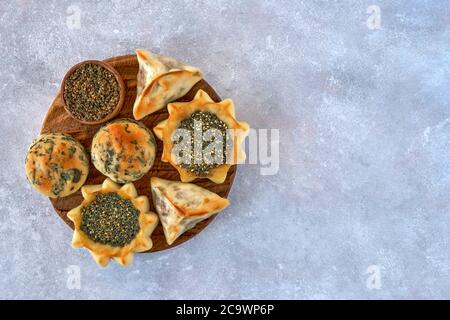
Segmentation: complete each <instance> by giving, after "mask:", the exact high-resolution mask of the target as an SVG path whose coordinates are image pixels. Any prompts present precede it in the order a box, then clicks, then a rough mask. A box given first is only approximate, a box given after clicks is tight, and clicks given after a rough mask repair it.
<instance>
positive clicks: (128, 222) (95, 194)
mask: <svg viewBox="0 0 450 320" xmlns="http://www.w3.org/2000/svg"><path fill="white" fill-rule="evenodd" d="M81 192H82V194H83V198H84V200H83V202H82V203H81V205H79V206H78V207H76V208H74V209H72V210H70V211H69V212H68V213H67V217H68V218H69V219H70V220H71V221H72V222H73V223H74V227H75V230H74V234H73V238H72V246H73V247H74V248H81V247H85V248H86V249H87V250H88V251H89V252H90V253H91V254H92V256H93V258H94V260H95V261H96V262H97V264H98V265H100V266H102V267H104V266H106V265H107V264H108V262H109V260H110V259H114V260H116V261H117V262H118V263H119V264H121V265H128V264H130V263H131V261H132V260H133V253H134V252H143V251H147V250H150V249H151V248H152V246H153V243H152V240H151V239H150V236H151V234H152V232H153V230H154V229H155V227H156V225H157V224H158V216H157V215H156V214H155V213H153V212H150V211H149V202H148V198H147V197H146V196H138V195H137V191H136V188H135V187H134V185H133V183H128V184H125V185H124V186H122V187H120V186H119V185H117V184H115V183H114V182H112V181H111V180H110V179H106V180H105V181H104V182H103V184H101V185H89V186H84V187H83V188H81Z"/></svg>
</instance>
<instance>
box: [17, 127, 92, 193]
mask: <svg viewBox="0 0 450 320" xmlns="http://www.w3.org/2000/svg"><path fill="white" fill-rule="evenodd" d="M25 172H26V175H27V179H28V181H29V182H30V183H31V185H32V186H33V187H34V188H35V189H36V190H37V191H39V192H40V193H42V194H44V195H46V196H48V197H50V198H60V197H65V196H68V195H70V194H72V193H74V192H76V191H77V190H78V189H79V188H80V187H81V186H82V185H83V184H84V182H85V181H86V178H87V176H88V173H89V157H88V155H87V153H86V151H85V149H84V147H83V146H82V145H81V144H80V143H79V142H78V141H77V140H75V139H74V138H73V137H72V136H70V135H68V134H63V133H50V134H42V135H40V136H39V137H37V138H36V139H35V140H34V141H33V143H32V144H31V146H30V147H29V148H28V153H27V156H26V159H25Z"/></svg>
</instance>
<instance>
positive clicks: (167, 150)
mask: <svg viewBox="0 0 450 320" xmlns="http://www.w3.org/2000/svg"><path fill="white" fill-rule="evenodd" d="M167 110H168V111H169V118H168V119H166V120H163V121H162V122H160V123H159V124H158V125H157V126H156V127H155V128H154V129H153V132H154V133H155V134H156V136H157V137H158V138H160V139H162V140H163V145H164V149H163V153H162V161H164V162H169V163H170V164H171V165H172V166H174V167H175V168H176V169H177V170H178V172H179V174H180V179H181V181H183V182H190V181H193V180H195V179H196V178H200V177H199V176H198V175H196V174H195V172H191V171H189V170H188V169H186V168H184V167H182V166H180V165H178V164H177V162H176V159H175V157H172V148H173V142H172V135H173V133H174V132H175V130H176V129H177V128H178V127H179V125H180V123H181V121H183V120H184V119H186V118H188V117H189V116H190V115H191V114H192V113H194V112H196V111H206V112H210V113H213V114H214V115H216V116H217V117H218V118H219V119H220V120H222V121H223V122H225V124H226V125H227V126H228V129H233V130H231V131H232V137H231V139H232V143H233V147H232V152H233V154H232V156H231V159H229V161H227V163H224V164H221V165H219V166H217V167H215V168H213V169H211V170H210V172H209V174H207V175H206V176H202V177H201V178H208V179H210V180H211V181H213V182H215V183H223V182H224V181H225V178H226V176H227V173H228V170H229V168H230V167H231V165H234V164H237V163H240V162H243V161H244V160H245V157H246V156H245V152H244V150H243V148H242V142H243V141H244V139H245V137H246V136H247V135H248V132H249V130H250V127H249V125H248V124H247V123H246V122H243V121H237V120H236V118H235V108H234V103H233V101H232V100H231V99H226V100H223V101H221V102H214V101H213V100H212V99H211V98H210V97H209V95H208V94H207V93H206V92H205V91H203V90H199V91H198V92H197V94H196V95H195V97H194V99H193V100H192V101H190V102H173V103H169V104H168V106H167Z"/></svg>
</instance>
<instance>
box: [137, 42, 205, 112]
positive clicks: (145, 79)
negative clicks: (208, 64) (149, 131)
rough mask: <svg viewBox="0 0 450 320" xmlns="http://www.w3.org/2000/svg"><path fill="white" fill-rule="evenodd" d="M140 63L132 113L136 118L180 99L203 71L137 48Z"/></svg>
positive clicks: (199, 78) (198, 79) (200, 77)
mask: <svg viewBox="0 0 450 320" xmlns="http://www.w3.org/2000/svg"><path fill="white" fill-rule="evenodd" d="M136 55H137V59H138V62H139V72H138V75H137V92H136V100H135V102H134V107H133V115H134V118H135V119H136V120H139V119H142V118H144V117H145V116H146V115H148V114H150V113H153V112H155V111H157V110H159V109H162V108H164V107H165V106H166V105H167V103H169V102H171V101H174V100H176V99H178V98H181V97H182V96H184V95H185V94H186V93H188V92H189V90H191V88H192V87H193V86H194V85H195V84H196V83H197V82H198V81H200V80H201V79H202V77H203V74H202V72H201V71H200V70H199V69H197V68H194V67H191V66H187V65H185V64H183V63H181V62H179V61H177V60H175V59H173V58H169V57H164V56H161V55H158V54H153V53H151V52H150V51H147V50H141V49H138V50H136Z"/></svg>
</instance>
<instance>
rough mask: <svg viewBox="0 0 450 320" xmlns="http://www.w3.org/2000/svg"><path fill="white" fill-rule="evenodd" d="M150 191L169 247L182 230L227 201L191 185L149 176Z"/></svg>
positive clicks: (215, 210) (223, 205)
mask: <svg viewBox="0 0 450 320" xmlns="http://www.w3.org/2000/svg"><path fill="white" fill-rule="evenodd" d="M151 189H152V196H153V204H154V205H155V209H156V212H157V213H158V214H159V217H160V220H161V224H162V226H163V229H164V235H165V236H166V241H167V243H168V244H169V245H171V244H172V243H173V242H174V241H175V240H176V239H177V238H178V237H179V236H180V235H182V234H183V233H184V232H185V231H187V230H189V229H191V228H193V227H194V226H195V225H196V224H197V223H199V222H200V221H202V220H205V219H208V218H209V217H211V216H212V215H213V214H215V213H217V212H219V211H221V210H223V209H224V208H226V207H227V206H228V205H229V201H228V199H225V198H222V197H220V196H219V195H217V194H215V193H214V192H211V191H209V190H206V189H204V188H202V187H199V186H197V185H195V184H192V183H184V182H179V181H169V180H164V179H161V178H158V177H152V178H151Z"/></svg>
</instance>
